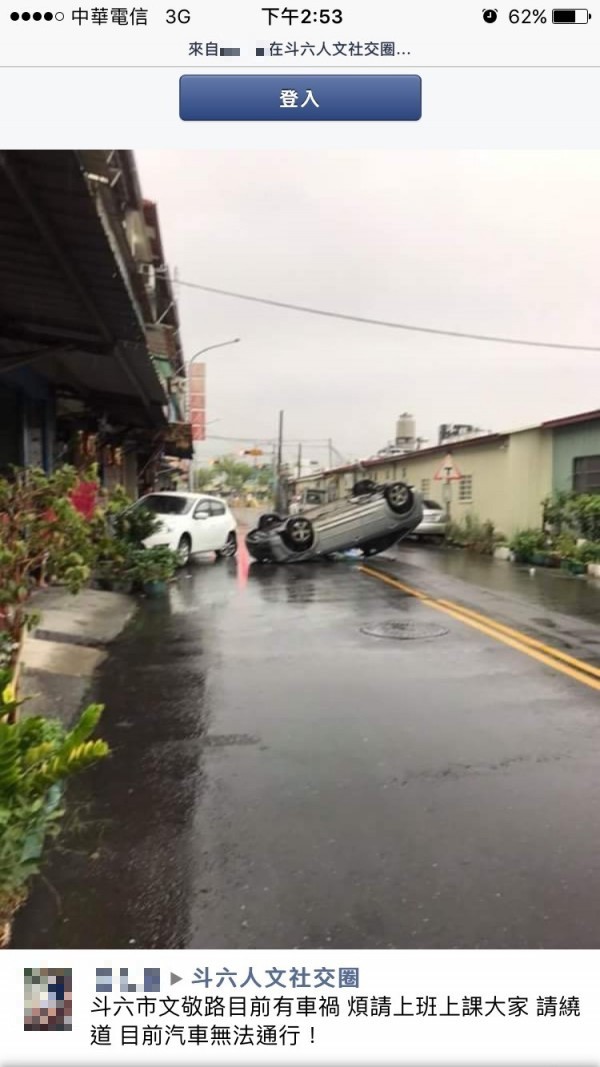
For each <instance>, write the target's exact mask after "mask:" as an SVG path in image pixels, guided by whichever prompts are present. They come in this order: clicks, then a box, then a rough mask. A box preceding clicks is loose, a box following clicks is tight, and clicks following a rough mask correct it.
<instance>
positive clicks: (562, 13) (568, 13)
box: [552, 7, 592, 23]
mask: <svg viewBox="0 0 600 1067" xmlns="http://www.w3.org/2000/svg"><path fill="white" fill-rule="evenodd" d="M591 17H592V16H591V15H590V13H589V11H588V9H587V8H586V7H558V8H554V10H553V12H552V21H553V22H561V23H565V22H568V23H585V22H589V21H590V18H591Z"/></svg>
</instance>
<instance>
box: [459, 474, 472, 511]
mask: <svg viewBox="0 0 600 1067" xmlns="http://www.w3.org/2000/svg"><path fill="white" fill-rule="evenodd" d="M458 499H459V500H460V501H461V503H463V504H470V503H471V501H472V499H473V475H472V474H463V476H462V478H461V479H460V482H459V483H458Z"/></svg>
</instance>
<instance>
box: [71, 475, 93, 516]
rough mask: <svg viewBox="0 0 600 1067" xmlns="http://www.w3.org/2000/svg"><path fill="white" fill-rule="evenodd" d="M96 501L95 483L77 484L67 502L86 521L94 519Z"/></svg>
mask: <svg viewBox="0 0 600 1067" xmlns="http://www.w3.org/2000/svg"><path fill="white" fill-rule="evenodd" d="M97 499H98V484H97V482H79V483H78V485H76V486H75V488H74V489H72V490H71V492H70V493H69V500H70V501H71V504H72V505H73V507H74V508H75V510H76V511H78V512H79V514H80V515H83V517H84V519H87V520H88V521H90V520H91V519H93V517H94V512H95V510H96V502H97Z"/></svg>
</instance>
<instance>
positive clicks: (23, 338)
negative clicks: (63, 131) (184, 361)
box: [0, 151, 165, 421]
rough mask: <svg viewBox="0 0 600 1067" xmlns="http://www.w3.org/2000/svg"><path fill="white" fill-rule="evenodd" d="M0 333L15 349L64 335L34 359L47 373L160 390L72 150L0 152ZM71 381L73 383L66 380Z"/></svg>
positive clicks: (96, 386) (151, 398)
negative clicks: (63, 349) (57, 349)
mask: <svg viewBox="0 0 600 1067" xmlns="http://www.w3.org/2000/svg"><path fill="white" fill-rule="evenodd" d="M0 337H2V338H3V342H4V343H3V345H2V348H3V349H4V351H5V352H6V351H7V348H8V349H9V350H10V352H11V353H14V354H18V352H19V351H20V350H23V349H24V348H27V346H28V345H29V346H30V347H31V348H34V347H35V346H36V345H40V346H41V345H43V344H57V343H59V342H65V344H68V343H71V344H72V345H73V346H75V347H74V348H73V349H72V350H71V351H69V352H68V353H67V354H61V355H60V356H55V355H49V356H48V357H44V359H43V361H40V360H38V361H36V364H35V367H36V370H39V372H40V373H42V374H44V375H47V376H48V377H49V378H50V379H51V380H53V381H58V382H61V381H64V379H65V372H66V378H67V382H66V384H69V382H68V379H69V378H72V379H73V380H74V382H77V381H78V382H79V383H80V384H81V385H82V386H83V387H84V388H85V389H87V390H91V391H96V390H97V391H101V392H106V393H123V394H125V395H131V396H135V395H136V393H138V394H140V397H141V396H144V397H145V399H146V403H147V404H148V405H150V406H152V405H154V407H155V409H156V408H158V410H159V411H160V417H158V416H157V413H156V411H155V412H154V415H155V417H158V421H164V419H163V416H162V411H161V405H162V404H164V402H165V397H164V391H163V389H162V386H161V384H160V381H159V378H158V376H157V374H156V372H155V370H154V368H153V367H152V364H151V361H150V358H149V355H148V352H147V348H146V340H145V336H144V329H143V324H142V323H141V321H140V318H139V315H138V313H137V310H136V308H135V306H134V304H133V303H132V300H131V297H130V295H129V293H128V291H127V286H126V284H125V281H124V279H123V276H122V274H121V272H120V269H119V267H118V265H117V261H116V259H115V257H114V255H113V252H112V249H111V246H110V243H109V240H108V237H107V234H106V232H105V229H104V227H103V224H102V222H101V220H100V217H99V215H98V213H97V211H96V207H95V203H94V199H93V197H92V196H91V194H90V191H89V188H88V185H87V182H86V178H85V175H84V172H83V169H82V166H81V163H80V160H79V159H78V155H77V153H76V152H70V151H58V152H20V151H14V152H12V151H11V152H2V153H0ZM71 384H73V382H71Z"/></svg>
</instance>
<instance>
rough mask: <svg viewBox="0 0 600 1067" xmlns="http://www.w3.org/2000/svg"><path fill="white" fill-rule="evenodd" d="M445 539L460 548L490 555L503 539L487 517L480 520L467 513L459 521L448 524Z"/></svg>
mask: <svg viewBox="0 0 600 1067" xmlns="http://www.w3.org/2000/svg"><path fill="white" fill-rule="evenodd" d="M446 540H447V541H448V542H449V543H450V544H453V545H457V546H458V547H460V548H467V549H469V550H470V551H472V552H477V553H479V554H480V555H485V556H491V555H493V552H494V549H495V548H496V546H497V545H498V544H499V543H501V542H502V541H503V540H504V535H503V534H501V533H497V532H496V528H495V526H494V523H493V522H491V521H490V520H489V519H488V520H486V521H485V522H481V521H480V520H479V519H478V518H477V517H476V516H474V515H471V514H470V513H469V514H467V515H466V516H465V518H464V520H463V521H462V522H461V523H451V524H450V526H449V527H448V530H447V533H446Z"/></svg>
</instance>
